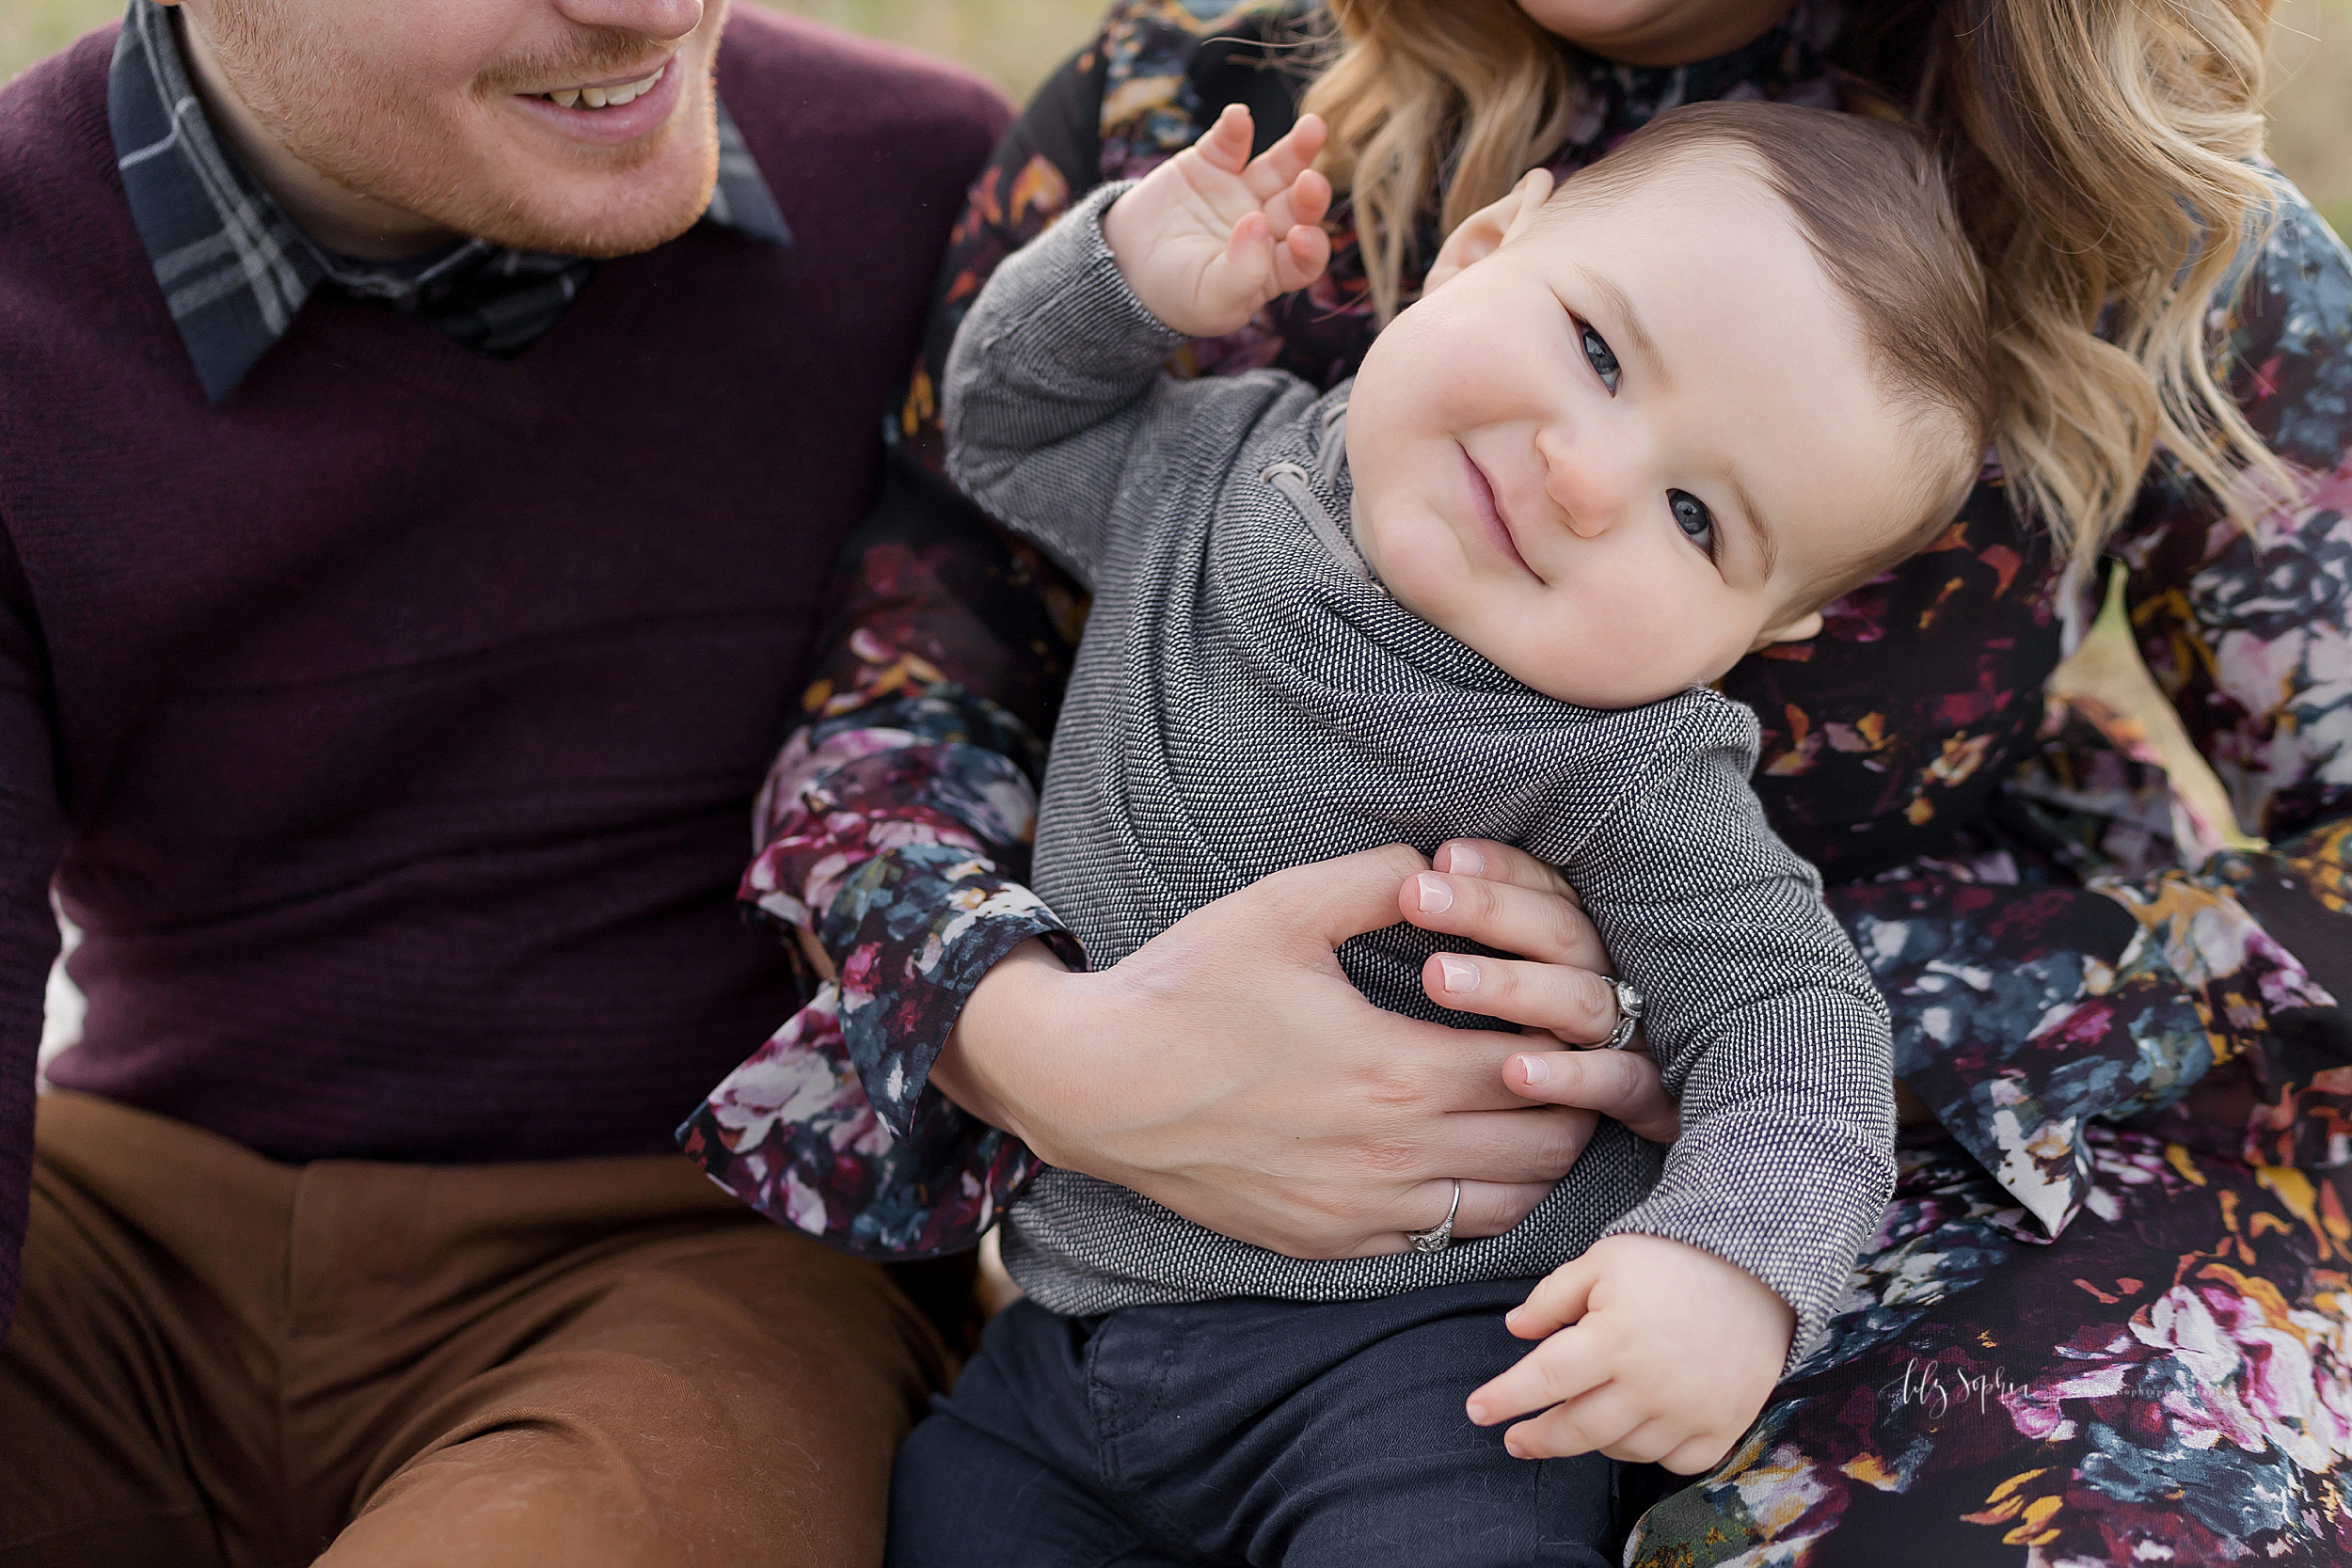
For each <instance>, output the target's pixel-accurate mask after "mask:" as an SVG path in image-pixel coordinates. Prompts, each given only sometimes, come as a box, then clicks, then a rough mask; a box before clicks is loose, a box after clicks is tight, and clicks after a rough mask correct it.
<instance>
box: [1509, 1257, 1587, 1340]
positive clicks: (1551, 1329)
mask: <svg viewBox="0 0 2352 1568" xmlns="http://www.w3.org/2000/svg"><path fill="white" fill-rule="evenodd" d="M1596 1279H1597V1275H1596V1272H1595V1271H1594V1269H1593V1268H1592V1267H1591V1266H1590V1265H1589V1264H1587V1263H1586V1262H1585V1261H1584V1260H1583V1259H1577V1260H1576V1261H1575V1262H1572V1263H1567V1264H1564V1265H1562V1266H1561V1267H1559V1268H1556V1269H1554V1270H1552V1271H1551V1272H1550V1273H1549V1274H1548V1275H1544V1277H1543V1278H1541V1279H1539V1280H1537V1281H1536V1282H1535V1288H1534V1290H1532V1291H1528V1292H1527V1299H1526V1300H1525V1301H1523V1302H1521V1303H1519V1304H1518V1306H1517V1307H1513V1308H1511V1310H1510V1311H1509V1312H1507V1313H1505V1314H1503V1319H1502V1322H1503V1323H1504V1325H1505V1326H1506V1327H1508V1328H1509V1329H1510V1330H1511V1332H1512V1333H1514V1334H1516V1335H1518V1337H1519V1338H1522V1339H1540V1338H1543V1337H1544V1336H1545V1335H1547V1334H1551V1333H1555V1332H1557V1331H1558V1330H1560V1329H1563V1328H1565V1327H1567V1326H1568V1324H1570V1323H1576V1322H1578V1321H1579V1320H1581V1318H1582V1317H1583V1316H1584V1313H1585V1310H1586V1309H1587V1308H1588V1307H1590V1306H1591V1305H1592V1297H1593V1285H1594V1283H1595V1281H1596Z"/></svg>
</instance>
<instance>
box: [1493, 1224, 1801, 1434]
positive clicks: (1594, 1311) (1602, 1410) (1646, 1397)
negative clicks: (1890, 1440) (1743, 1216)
mask: <svg viewBox="0 0 2352 1568" xmlns="http://www.w3.org/2000/svg"><path fill="white" fill-rule="evenodd" d="M1503 1322H1504V1323H1505V1324H1506V1325H1507V1326H1508V1327H1509V1328H1510V1330H1511V1332H1512V1333H1514V1334H1516V1335H1518V1337H1519V1338H1522V1339H1541V1340H1543V1343H1542V1344H1540V1345H1537V1346H1536V1347H1535V1348H1534V1350H1532V1351H1530V1352H1528V1353H1527V1354H1526V1355H1524V1356H1522V1357H1521V1358H1520V1359H1519V1362H1518V1365H1517V1366H1515V1367H1513V1368H1512V1369H1511V1370H1509V1371H1507V1372H1504V1373H1503V1374H1502V1376H1500V1377H1498V1378H1495V1379H1494V1380H1493V1381H1491V1382H1489V1383H1487V1384H1486V1386H1483V1387H1481V1388H1480V1389H1478V1390H1477V1391H1476V1392H1475V1393H1473V1394H1471V1395H1470V1419H1471V1420H1473V1421H1475V1422H1477V1423H1478V1424H1479V1425H1480V1426H1492V1425H1494V1424H1495V1423H1496V1422H1498V1421H1502V1420H1508V1419H1509V1418H1512V1417H1514V1416H1524V1415H1527V1414H1529V1413H1530V1412H1541V1414H1539V1415H1537V1416H1535V1418H1534V1419H1533V1420H1528V1421H1521V1422H1520V1423H1519V1424H1518V1425H1517V1426H1515V1427H1513V1428H1512V1429H1511V1430H1510V1431H1509V1432H1507V1433H1504V1434H1503V1442H1504V1444H1505V1446H1506V1447H1508V1448H1509V1449H1510V1450H1511V1452H1512V1453H1513V1454H1515V1455H1517V1456H1518V1457H1519V1458H1521V1459H1554V1458H1565V1457H1566V1456H1568V1455H1570V1454H1580V1453H1590V1452H1592V1451H1593V1450H1595V1449H1598V1450H1600V1451H1601V1452H1602V1453H1605V1454H1607V1455H1608V1456H1609V1457H1610V1458H1612V1459H1624V1460H1631V1461H1635V1462H1650V1461H1655V1462H1658V1463H1661V1464H1663V1465H1665V1466H1666V1467H1667V1468H1668V1469H1670V1470H1677V1471H1680V1472H1681V1473H1683V1474H1685V1475H1691V1474H1695V1473H1696V1472H1698V1471H1701V1470H1705V1469H1708V1468H1710V1467H1712V1466H1713V1465H1715V1464H1716V1463H1717V1462H1718V1461H1720V1460H1721V1459H1722V1458H1723V1457H1724V1454H1726V1453H1728V1452H1730V1451H1731V1446H1732V1445H1733V1444H1734V1443H1736V1442H1738V1441H1739V1440H1740V1435H1741V1434H1742V1433H1745V1432H1746V1431H1747V1429H1748V1427H1749V1424H1750V1423H1752V1422H1753V1421H1754V1420H1755V1419H1756V1412H1757V1411H1759V1410H1761V1409H1763V1408H1764V1401H1765V1399H1766V1397H1767V1396H1768V1395H1770V1394H1771V1393H1772V1386H1773V1385H1774V1384H1775V1383H1777V1382H1779V1381H1780V1369H1781V1364H1782V1362H1783V1361H1785V1360H1786V1359H1787V1357H1788V1337H1789V1335H1790V1334H1791V1333H1793V1332H1794V1331H1795V1327H1796V1314H1795V1313H1794V1312H1792V1311H1790V1310H1789V1308H1788V1303H1786V1302H1784V1301H1782V1300H1781V1299H1780V1297H1779V1296H1778V1295H1776V1294H1774V1293H1773V1291H1772V1288H1771V1287H1770V1286H1768V1285H1766V1284H1765V1283H1764V1282H1763V1281H1762V1280H1760V1279H1758V1278H1756V1276H1755V1275H1752V1274H1750V1273H1748V1272H1747V1271H1746V1270H1745V1269H1742V1268H1740V1267H1739V1266H1738V1265H1737V1264H1733V1263H1727V1262H1725V1261H1724V1260H1723V1259H1720V1258H1717V1257H1715V1256H1714V1255H1713V1254H1712V1253H1707V1252H1701V1251H1700V1250H1699V1249H1698V1248H1696V1247H1692V1246H1685V1245H1683V1244H1682V1243H1680V1242H1670V1241H1666V1240H1664V1239H1663V1238H1661V1237H1657V1236H1639V1235H1630V1234H1628V1235H1618V1236H1610V1237H1606V1238H1604V1239H1603V1240H1601V1241H1599V1242H1597V1243H1594V1245H1593V1246H1592V1248H1591V1250H1589V1251H1587V1252H1586V1253H1585V1254H1584V1256H1582V1257H1581V1258H1579V1259H1576V1260H1575V1261H1574V1262H1571V1263H1567V1264H1565V1265H1564V1266H1562V1267H1560V1268H1558V1269H1555V1270H1554V1271H1552V1273H1551V1274H1550V1275H1547V1276H1546V1277H1545V1279H1544V1280H1543V1282H1542V1283H1541V1284H1539V1285H1537V1286H1536V1287H1535V1289H1534V1291H1531V1292H1530V1293H1529V1295H1528V1298H1527V1300H1526V1301H1525V1302H1523V1303H1521V1304H1520V1305H1519V1306H1518V1307H1513V1308H1512V1309H1511V1312H1510V1315H1509V1316H1508V1317H1507V1318H1505V1319H1504V1320H1503Z"/></svg>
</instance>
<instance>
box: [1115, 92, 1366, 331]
mask: <svg viewBox="0 0 2352 1568" xmlns="http://www.w3.org/2000/svg"><path fill="white" fill-rule="evenodd" d="M1249 137H1250V120H1249V111H1248V109H1246V108H1244V107H1242V106H1241V105H1240V104H1238V103H1235V104H1231V105H1229V106H1228V107H1227V108H1226V110H1225V112H1224V113H1223V114H1221V115H1219V116H1218V117H1217V120H1216V124H1215V125H1212V126H1211V127H1209V130H1208V134H1207V135H1203V136H1202V137H1201V138H1200V140H1199V141H1197V142H1195V143H1193V144H1192V145H1191V146H1190V147H1188V148H1186V149H1184V150H1183V151H1182V152H1179V153H1177V154H1176V156H1174V157H1173V158H1170V159H1169V160H1168V162H1166V163H1164V164H1162V165H1161V166H1159V167H1157V168H1155V169H1153V170H1152V172H1151V173H1150V174H1148V175H1146V176H1145V177H1144V180H1143V182H1142V183H1141V184H1139V185H1137V186H1136V188H1135V189H1134V190H1131V191H1129V192H1128V193H1127V194H1126V195H1124V196H1122V197H1120V198H1119V199H1118V200H1117V201H1115V202H1113V203H1112V204H1111V209H1110V211H1109V212H1107V213H1105V214H1104V215H1103V237H1104V240H1106V241H1107V242H1109V245H1110V247H1111V255H1112V256H1113V257H1114V258H1115V259H1116V260H1117V261H1118V262H1119V270H1120V274H1121V275H1122V276H1124V277H1126V279H1127V286H1128V287H1129V288H1131V289H1133V290H1134V291H1135V293H1136V298H1137V299H1139V300H1141V301H1142V302H1143V307H1144V309H1147V310H1149V311H1151V312H1152V314H1153V315H1155V316H1157V317H1158V318H1159V319H1160V320H1161V321H1163V322H1165V323H1167V324H1168V325H1169V326H1171V327H1173V328H1174V329H1175V330H1177V331H1179V332H1182V333H1184V335H1185V336H1187V337H1192V338H1218V337H1222V336H1224V335H1225V334H1226V333H1228V332H1234V331H1238V330H1239V329H1240V328H1241V327H1243V326H1244V325H1247V324H1248V321H1249V318H1250V317H1252V316H1254V315H1256V314H1257V313H1258V311H1259V309H1260V308H1261V307H1263V305H1264V304H1265V303H1266V302H1267V301H1268V300H1270V299H1273V298H1274V297H1275V296H1277V295H1278V294H1285V293H1290V292H1291V291H1292V290H1293V289H1303V288H1305V287H1306V286H1307V285H1308V284H1310V283H1311V282H1313V281H1314V280H1315V279H1316V278H1318V277H1322V276H1323V268H1324V264H1325V263H1326V262H1327V261H1330V259H1331V240H1330V236H1328V235H1327V234H1326V233H1324V231H1323V230H1322V228H1321V223H1322V220H1323V213H1324V209H1325V208H1327V207H1328V206H1329V205H1330V204H1331V182H1329V181H1328V180H1326V179H1325V178H1324V177H1323V176H1322V175H1320V174H1318V173H1316V172H1315V171H1314V170H1313V169H1312V168H1310V167H1309V165H1310V164H1311V163H1313V162H1314V157H1315V154H1316V153H1317V152H1319V151H1321V150H1323V121H1322V120H1321V119H1318V118H1317V117H1315V116H1313V115H1301V116H1300V117H1299V119H1298V123H1297V124H1295V125H1294V126H1292V127H1291V131H1290V135H1286V136H1284V137H1283V138H1282V139H1281V140H1280V141H1278V142H1276V143H1275V144H1274V145H1273V146H1272V147H1269V148H1267V149H1266V150H1264V151H1263V152H1262V153H1260V154H1259V155H1258V156H1257V157H1255V158H1252V157H1251V156H1250V155H1249Z"/></svg>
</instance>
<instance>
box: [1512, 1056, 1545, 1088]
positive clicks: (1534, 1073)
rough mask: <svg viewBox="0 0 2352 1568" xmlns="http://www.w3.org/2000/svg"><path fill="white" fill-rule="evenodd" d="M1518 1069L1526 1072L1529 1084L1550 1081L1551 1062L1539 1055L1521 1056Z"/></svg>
mask: <svg viewBox="0 0 2352 1568" xmlns="http://www.w3.org/2000/svg"><path fill="white" fill-rule="evenodd" d="M1519 1070H1520V1071H1521V1072H1524V1073H1526V1074H1527V1081H1528V1083H1529V1084H1530V1085H1536V1084H1549V1083H1550V1082H1551V1064H1550V1063H1549V1062H1547V1061H1545V1060H1544V1059H1543V1058H1542V1057H1541V1056H1521V1057H1520V1058H1519Z"/></svg>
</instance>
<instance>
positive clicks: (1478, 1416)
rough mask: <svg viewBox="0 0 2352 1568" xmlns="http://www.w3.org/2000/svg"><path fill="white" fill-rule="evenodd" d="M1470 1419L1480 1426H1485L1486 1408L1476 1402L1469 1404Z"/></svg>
mask: <svg viewBox="0 0 2352 1568" xmlns="http://www.w3.org/2000/svg"><path fill="white" fill-rule="evenodd" d="M1470 1419H1471V1420H1472V1421H1475V1422H1476V1423H1477V1424H1478V1425H1480V1426H1482V1427H1483V1426H1485V1425H1486V1406H1485V1405H1483V1404H1481V1403H1479V1402H1477V1401H1476V1400H1472V1401H1470Z"/></svg>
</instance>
